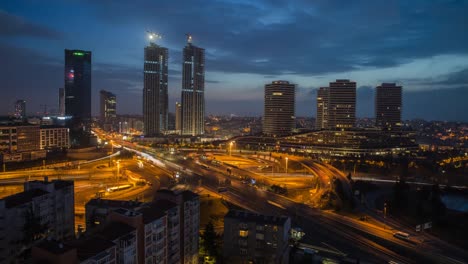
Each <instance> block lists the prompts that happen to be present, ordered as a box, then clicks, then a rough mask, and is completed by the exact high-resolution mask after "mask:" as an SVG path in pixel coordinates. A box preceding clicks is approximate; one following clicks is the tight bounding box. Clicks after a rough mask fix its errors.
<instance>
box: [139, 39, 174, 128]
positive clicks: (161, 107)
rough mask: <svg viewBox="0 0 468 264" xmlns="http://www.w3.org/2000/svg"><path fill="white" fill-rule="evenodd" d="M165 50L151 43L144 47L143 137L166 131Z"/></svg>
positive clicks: (166, 67)
mask: <svg viewBox="0 0 468 264" xmlns="http://www.w3.org/2000/svg"><path fill="white" fill-rule="evenodd" d="M168 59H169V52H168V50H167V48H164V47H161V46H159V45H157V44H155V43H153V42H150V44H149V46H147V47H145V62H144V71H143V76H144V79H143V123H144V134H145V136H156V135H160V134H163V133H164V131H166V130H167V125H168V117H167V114H168V113H167V109H168V91H167V79H168Z"/></svg>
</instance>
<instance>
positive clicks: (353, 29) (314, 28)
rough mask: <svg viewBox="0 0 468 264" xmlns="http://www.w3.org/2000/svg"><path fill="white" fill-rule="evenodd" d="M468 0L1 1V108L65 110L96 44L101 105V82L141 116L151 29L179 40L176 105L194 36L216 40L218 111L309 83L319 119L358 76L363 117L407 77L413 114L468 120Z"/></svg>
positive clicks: (123, 107)
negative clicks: (68, 88)
mask: <svg viewBox="0 0 468 264" xmlns="http://www.w3.org/2000/svg"><path fill="white" fill-rule="evenodd" d="M467 13H468V1H455V0H454V1H442V0H441V1H430V0H422V1H417V0H411V1H408V0H406V1H392V0H385V1H375V0H374V1H345V0H343V1H331V0H318V1H317V0H314V1H312V0H303V1H288V0H272V1H266V0H264V1H258V0H257V1H253V0H218V1H210V0H187V1H176V0H168V1H165V0H164V1H163V0H158V1H156V0H153V1H119V0H108V1H105V0H87V1H78V0H76V1H68V0H57V1H45V0H31V1H22V0H15V1H1V3H0V58H1V62H2V63H1V64H0V65H1V66H0V89H1V90H0V91H1V96H0V113H1V114H7V113H8V112H12V111H13V104H14V101H15V100H16V99H25V100H26V101H27V108H28V112H29V113H33V112H37V111H39V109H40V105H44V104H47V105H48V108H49V109H51V108H52V109H57V104H58V89H59V88H60V87H63V86H64V80H63V67H64V49H84V50H90V51H92V53H93V55H92V56H93V58H92V59H93V65H92V67H93V73H92V74H93V77H92V89H93V113H94V114H97V112H98V103H99V97H98V92H99V90H101V89H105V90H108V91H111V92H113V93H115V94H116V95H117V101H118V106H117V112H118V113H119V114H127V113H128V114H141V109H142V106H141V104H142V89H143V48H144V46H145V45H147V44H148V39H147V35H146V34H145V31H146V30H151V31H154V32H158V33H160V34H162V35H163V38H162V39H161V40H159V41H158V44H160V45H162V46H165V47H168V48H169V57H170V62H169V68H170V71H169V77H170V79H169V96H170V107H169V110H170V111H171V112H172V111H174V103H175V101H179V100H180V99H179V98H180V92H181V68H182V66H181V57H182V52H181V51H182V48H183V47H184V45H185V34H186V33H188V32H190V33H191V34H192V35H193V43H194V44H195V45H197V46H200V47H203V48H205V49H206V76H205V78H206V82H207V83H206V92H205V96H206V107H207V114H229V113H233V114H238V115H261V114H262V112H263V86H264V84H265V83H268V82H271V81H273V80H278V79H279V80H288V81H290V82H293V83H296V84H297V87H298V88H297V95H296V100H297V107H296V115H297V116H309V117H315V108H316V106H315V96H316V89H317V88H318V87H321V86H327V85H328V82H330V81H333V80H335V79H351V80H353V81H356V82H357V84H358V87H359V88H358V92H357V93H358V102H357V103H358V107H357V109H358V110H357V111H358V113H357V115H358V116H360V117H373V116H374V111H373V104H374V97H373V89H374V87H375V86H377V85H378V84H380V83H382V82H397V83H398V84H400V85H402V86H403V89H404V104H403V118H405V119H410V118H425V119H428V120H460V121H468V104H467V100H468V30H467V25H468V15H467Z"/></svg>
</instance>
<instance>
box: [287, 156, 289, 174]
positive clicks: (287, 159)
mask: <svg viewBox="0 0 468 264" xmlns="http://www.w3.org/2000/svg"><path fill="white" fill-rule="evenodd" d="M288 160H289V159H288V157H286V174H287V173H288Z"/></svg>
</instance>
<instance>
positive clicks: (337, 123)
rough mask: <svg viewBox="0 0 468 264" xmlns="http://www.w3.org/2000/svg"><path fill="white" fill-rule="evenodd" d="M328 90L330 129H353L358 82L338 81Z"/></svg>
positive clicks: (332, 83)
mask: <svg viewBox="0 0 468 264" xmlns="http://www.w3.org/2000/svg"><path fill="white" fill-rule="evenodd" d="M328 89H329V91H328V94H329V98H328V128H330V129H340V130H343V129H349V128H353V127H354V124H355V122H356V82H351V81H349V80H336V82H331V83H330V87H329V88H328Z"/></svg>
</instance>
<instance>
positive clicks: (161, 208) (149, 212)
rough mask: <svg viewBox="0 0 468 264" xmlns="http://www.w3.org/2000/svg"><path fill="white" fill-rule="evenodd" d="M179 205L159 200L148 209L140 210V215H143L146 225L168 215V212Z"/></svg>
mask: <svg viewBox="0 0 468 264" xmlns="http://www.w3.org/2000/svg"><path fill="white" fill-rule="evenodd" d="M176 206H177V204H175V203H173V202H171V201H168V200H158V201H156V202H154V203H151V204H150V205H149V206H147V207H143V208H141V209H140V210H139V212H140V213H142V214H143V222H144V223H145V224H147V223H151V222H153V221H155V220H157V219H160V218H161V217H163V216H165V215H166V212H167V211H168V210H169V209H171V208H174V207H176Z"/></svg>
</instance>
